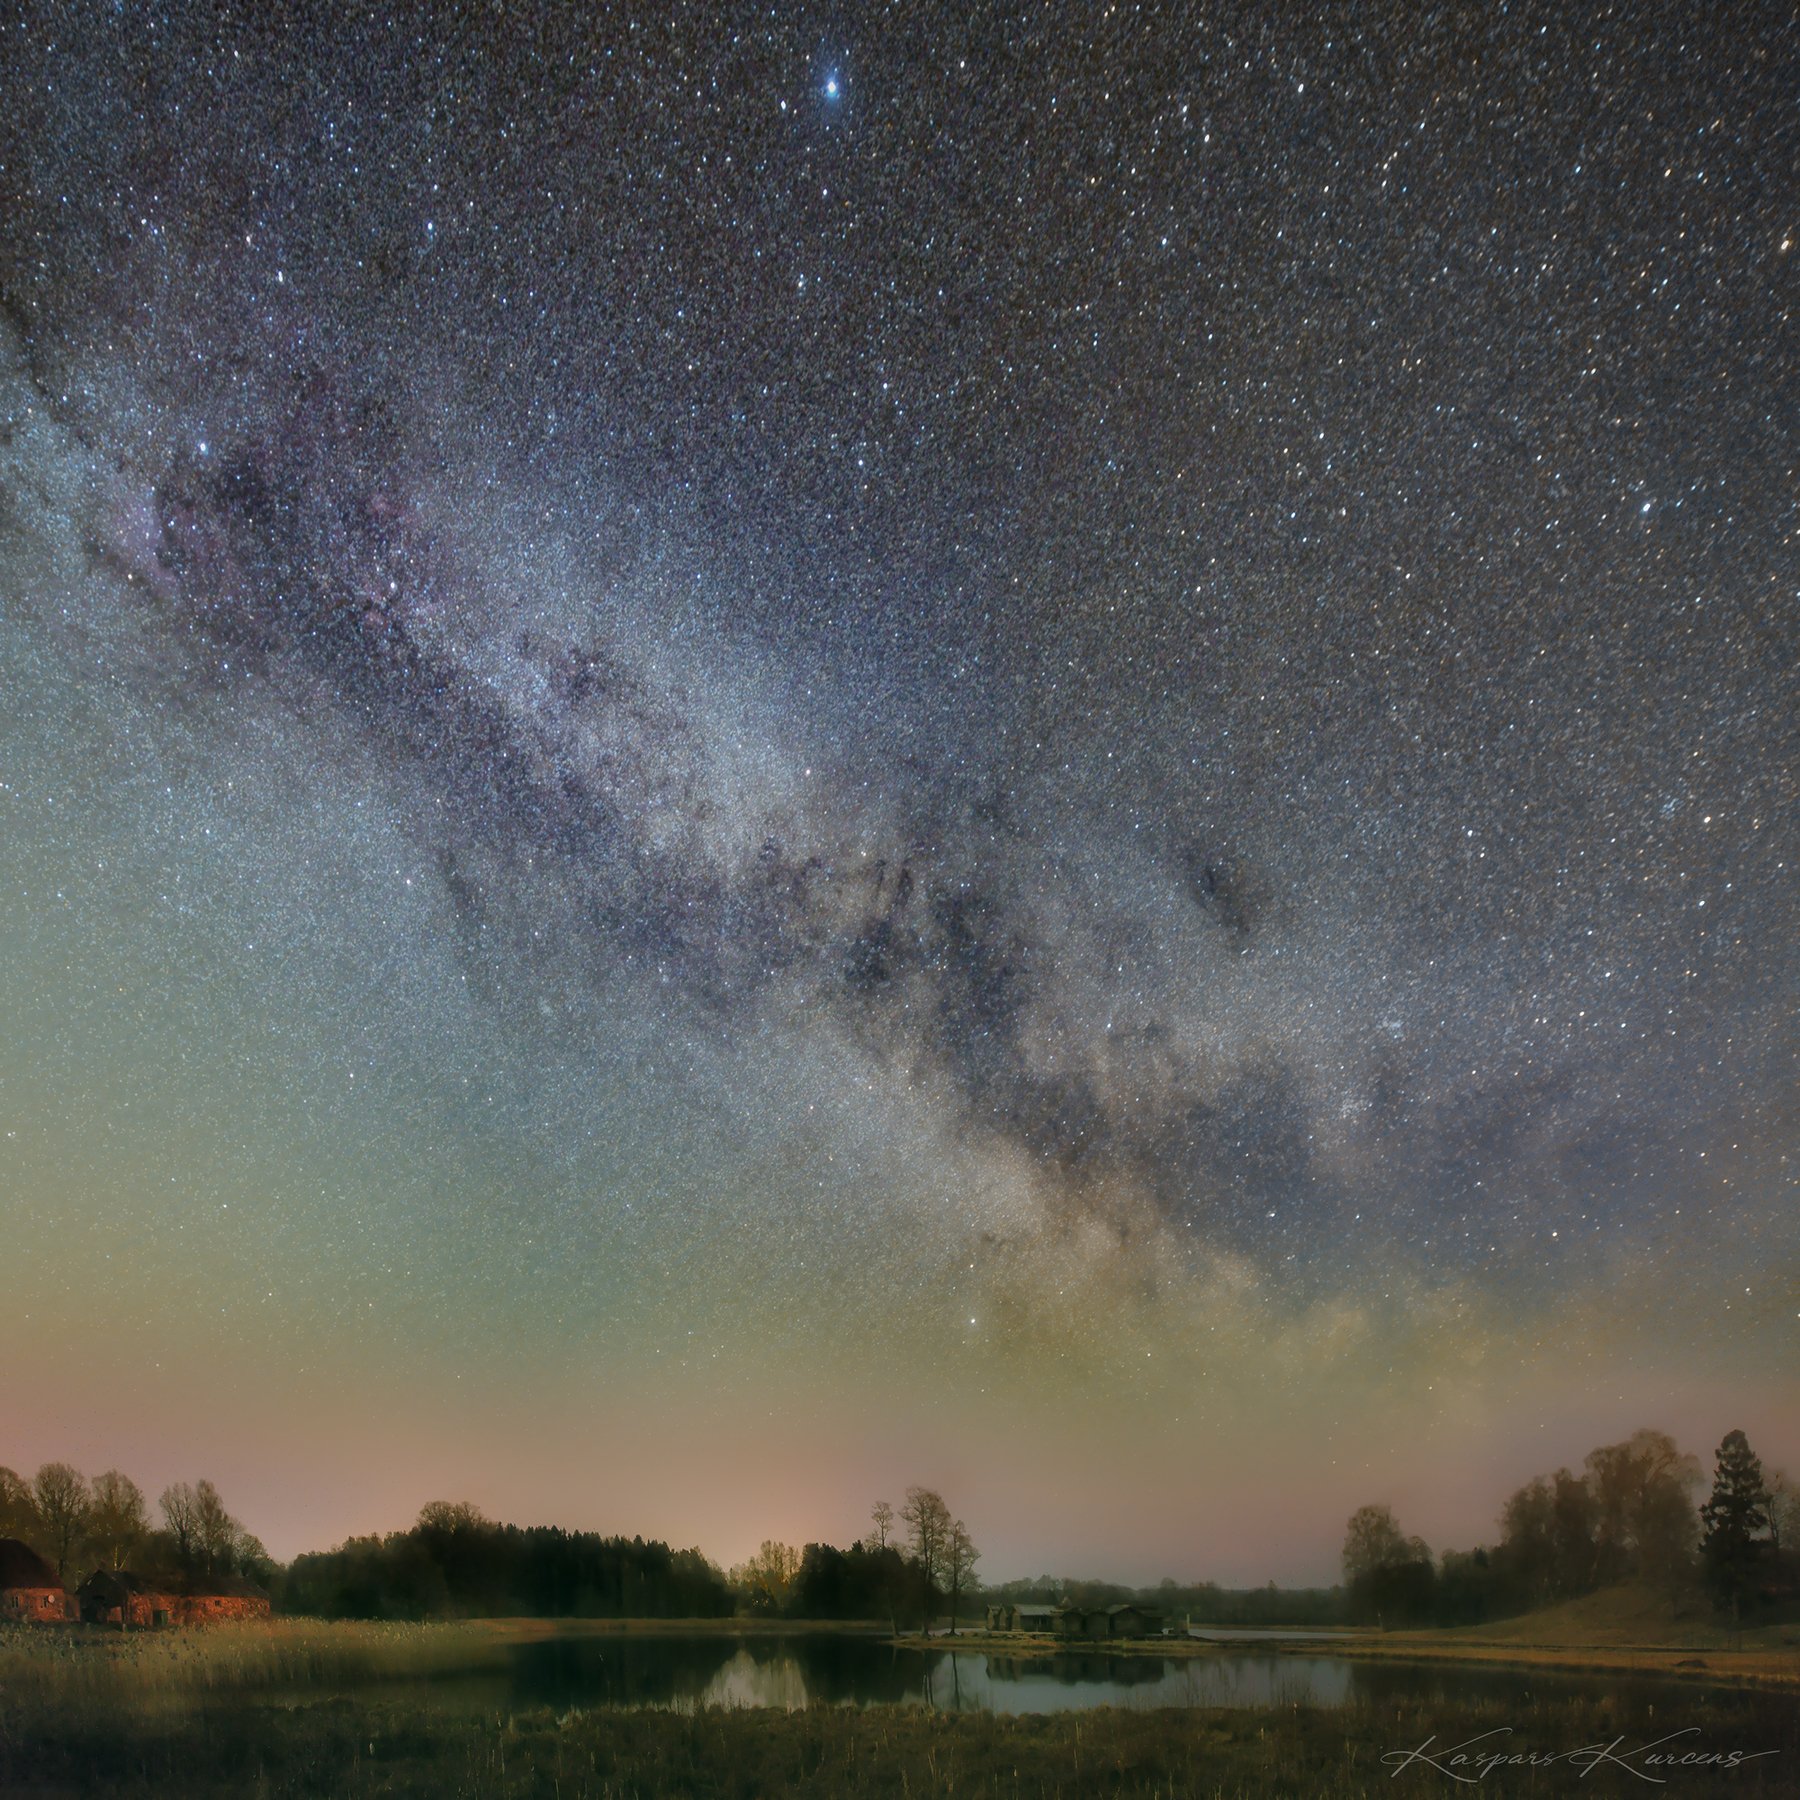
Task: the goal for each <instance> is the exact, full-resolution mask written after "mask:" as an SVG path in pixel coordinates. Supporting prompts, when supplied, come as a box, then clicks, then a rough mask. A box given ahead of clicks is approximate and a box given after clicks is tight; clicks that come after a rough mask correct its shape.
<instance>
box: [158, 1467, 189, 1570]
mask: <svg viewBox="0 0 1800 1800" xmlns="http://www.w3.org/2000/svg"><path fill="white" fill-rule="evenodd" d="M156 1504H157V1505H158V1506H160V1507H161V1508H162V1516H163V1523H164V1524H165V1525H167V1526H168V1528H169V1535H170V1536H171V1537H172V1538H173V1539H174V1540H175V1560H176V1561H177V1562H179V1563H180V1564H181V1566H182V1567H183V1568H184V1569H192V1568H193V1566H194V1558H195V1555H196V1553H197V1551H198V1549H199V1540H200V1507H199V1502H198V1500H197V1499H196V1498H195V1495H194V1490H193V1489H192V1488H191V1487H189V1486H188V1484H187V1483H186V1482H185V1481H178V1482H176V1483H175V1484H174V1485H173V1486H171V1487H166V1488H164V1489H163V1491H162V1496H161V1498H160V1499H159V1500H158V1501H157V1503H156Z"/></svg>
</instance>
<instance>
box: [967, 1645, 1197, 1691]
mask: <svg viewBox="0 0 1800 1800" xmlns="http://www.w3.org/2000/svg"><path fill="white" fill-rule="evenodd" d="M1168 1660H1169V1659H1168V1658H1167V1657H1166V1656H1107V1655H1105V1654H1104V1653H1103V1652H1099V1651H1059V1652H1058V1653H1057V1654H1056V1655H1055V1656H1048V1657H993V1658H990V1659H989V1662H988V1667H989V1669H990V1670H992V1671H993V1673H994V1674H995V1675H1000V1676H1002V1677H1003V1679H1005V1680H1008V1681H1018V1680H1020V1679H1021V1678H1023V1677H1025V1676H1027V1675H1040V1676H1041V1675H1048V1676H1049V1677H1050V1679H1051V1680H1052V1681H1055V1682H1058V1683H1060V1684H1061V1685H1062V1686H1064V1687H1080V1686H1081V1685H1082V1683H1084V1682H1089V1681H1106V1682H1110V1683H1112V1685H1113V1686H1114V1687H1141V1686H1142V1685H1143V1684H1144V1683H1146V1682H1155V1681H1160V1680H1161V1679H1162V1677H1163V1671H1164V1669H1165V1667H1166V1665H1167V1663H1168Z"/></svg>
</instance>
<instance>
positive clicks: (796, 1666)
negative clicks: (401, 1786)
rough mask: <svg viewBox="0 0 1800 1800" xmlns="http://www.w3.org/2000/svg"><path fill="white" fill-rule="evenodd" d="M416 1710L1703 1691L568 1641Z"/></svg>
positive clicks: (1242, 1662) (1098, 1658)
mask: <svg viewBox="0 0 1800 1800" xmlns="http://www.w3.org/2000/svg"><path fill="white" fill-rule="evenodd" d="M405 1686H406V1688H407V1690H408V1695H409V1697H414V1696H419V1697H428V1698H427V1703H428V1704H430V1705H433V1706H442V1707H446V1708H451V1709H456V1708H460V1707H464V1706H479V1707H504V1708H518V1709H524V1708H527V1707H536V1706H547V1707H551V1708H554V1709H555V1710H557V1711H565V1710H568V1709H570V1708H585V1707H595V1706H634V1707H677V1708H681V1709H684V1710H685V1709H690V1708H693V1707H699V1706H773V1707H800V1706H807V1705H811V1704H814V1703H818V1702H824V1703H827V1704H834V1705H848V1706H867V1705H902V1706H933V1707H939V1708H943V1709H946V1710H963V1711H980V1710H988V1711H993V1712H1005V1713H1036V1712H1064V1711H1068V1710H1071V1709H1078V1708H1082V1707H1090V1706H1133V1707H1158V1706H1250V1707H1287V1706H1296V1705H1299V1706H1317V1707H1334V1706H1343V1705H1347V1704H1350V1703H1352V1702H1360V1701H1369V1700H1381V1699H1384V1698H1400V1697H1405V1698H1410V1699H1425V1700H1470V1699H1499V1700H1506V1701H1509V1702H1512V1701H1519V1700H1526V1699H1530V1698H1533V1697H1542V1698H1551V1697H1554V1696H1564V1695H1589V1696H1593V1697H1596V1698H1598V1697H1600V1696H1603V1695H1606V1694H1611V1695H1613V1696H1614V1698H1616V1699H1634V1698H1644V1699H1648V1700H1650V1701H1652V1702H1654V1701H1655V1700H1657V1699H1658V1698H1660V1697H1661V1696H1662V1695H1664V1694H1668V1693H1671V1692H1675V1691H1679V1692H1680V1693H1682V1694H1684V1695H1685V1696H1687V1701H1688V1704H1690V1705H1692V1704H1693V1703H1694V1702H1695V1699H1696V1696H1697V1694H1698V1693H1699V1692H1702V1691H1703V1690H1696V1689H1694V1688H1693V1687H1690V1686H1683V1685H1680V1684H1675V1683H1670V1682H1667V1681H1663V1682H1658V1681H1655V1680H1650V1681H1642V1682H1632V1683H1622V1682H1619V1681H1617V1680H1605V1679H1584V1678H1582V1677H1579V1676H1565V1675H1559V1674H1546V1673H1538V1672H1534V1673H1530V1674H1526V1673H1522V1672H1520V1671H1518V1670H1496V1669H1476V1668H1469V1667H1466V1666H1465V1667H1460V1668H1459V1667H1456V1666H1453V1665H1444V1664H1437V1665H1416V1666H1411V1667H1406V1666H1400V1665H1396V1664H1378V1663H1364V1662H1356V1661H1353V1660H1352V1659H1350V1658H1348V1657H1342V1656H1331V1655H1317V1656H1281V1655H1276V1654H1273V1653H1271V1652H1270V1651H1268V1650H1257V1649H1253V1648H1250V1647H1248V1646H1244V1647H1236V1646H1234V1647H1232V1648H1229V1649H1222V1650H1219V1651H1217V1652H1215V1653H1212V1654H1208V1655H1204V1656H1193V1657H1185V1656H1184V1657H1174V1656H1114V1655H1108V1654H1106V1653H1105V1652H1104V1651H1098V1650H1072V1651H1069V1652H1066V1653H1061V1654H1058V1655H1055V1656H1051V1657H1009V1656H1005V1655H1003V1654H997V1653H995V1652H994V1651H993V1650H991V1649H988V1650H972V1649H971V1650H949V1649H943V1650H938V1649H932V1650H918V1649H895V1648H893V1647H892V1646H890V1645H888V1644H884V1643H882V1642H880V1641H879V1640H876V1639H872V1638H867V1637H851V1636H840V1635H836V1634H831V1633H823V1632H820V1633H806V1634H802V1635H797V1636H793V1637H779V1638H737V1637H729V1636H717V1637H713V1636H694V1637H685V1636H684V1637H652V1636H642V1637H630V1636H619V1637H570V1638H559V1639H551V1640H548V1641H539V1642H535V1643H524V1644H519V1645H517V1646H515V1647H514V1648H513V1650H512V1652H511V1659H510V1667H509V1668H508V1669H507V1670H505V1671H504V1672H501V1673H495V1672H493V1671H491V1670H488V1671H482V1672H481V1673H479V1674H477V1673H471V1674H469V1675H467V1676H459V1675H455V1674H451V1675H446V1676H440V1677H438V1678H436V1679H435V1680H433V1681H431V1682H429V1683H418V1684H415V1683H410V1682H409V1683H406V1684H405Z"/></svg>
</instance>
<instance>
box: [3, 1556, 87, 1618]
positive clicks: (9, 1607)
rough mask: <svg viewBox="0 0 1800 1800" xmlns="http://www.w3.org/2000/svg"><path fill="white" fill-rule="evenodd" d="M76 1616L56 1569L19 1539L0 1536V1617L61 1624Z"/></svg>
mask: <svg viewBox="0 0 1800 1800" xmlns="http://www.w3.org/2000/svg"><path fill="white" fill-rule="evenodd" d="M74 1617H75V1607H74V1603H73V1602H72V1601H71V1600H70V1599H69V1594H68V1590H67V1589H66V1588H65V1587H64V1586H63V1584H62V1581H61V1579H60V1578H59V1577H58V1575H57V1573H56V1571H55V1570H54V1569H53V1568H51V1566H50V1565H49V1564H48V1563H47V1562H45V1561H44V1559H43V1558H42V1557H41V1556H39V1555H38V1553H37V1552H36V1551H35V1550H34V1549H32V1547H31V1546H30V1545H29V1544H22V1543H20V1542H19V1540H18V1539H17V1538H0V1619H5V1620H10V1621H12V1622H15V1623H25V1624H32V1625H61V1624H63V1623H64V1622H65V1621H66V1620H69V1619H72V1618H74Z"/></svg>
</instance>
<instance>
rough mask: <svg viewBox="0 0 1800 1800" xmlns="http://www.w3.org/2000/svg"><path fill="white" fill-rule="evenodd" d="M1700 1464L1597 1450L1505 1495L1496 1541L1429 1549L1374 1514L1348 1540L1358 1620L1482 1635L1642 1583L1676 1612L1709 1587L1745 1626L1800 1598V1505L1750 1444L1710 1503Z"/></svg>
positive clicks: (1740, 1437)
mask: <svg viewBox="0 0 1800 1800" xmlns="http://www.w3.org/2000/svg"><path fill="white" fill-rule="evenodd" d="M1703 1485H1704V1477H1703V1475H1702V1472H1701V1467H1700V1463H1699V1461H1698V1459H1697V1458H1695V1457H1694V1456H1692V1455H1689V1454H1688V1453H1686V1452H1685V1451H1683V1450H1681V1449H1680V1448H1679V1447H1678V1446H1677V1445H1676V1443H1675V1441H1674V1439H1673V1438H1671V1437H1670V1436H1669V1435H1668V1434H1667V1433H1666V1432H1661V1431H1651V1430H1644V1431H1638V1432H1634V1433H1633V1434H1632V1436H1631V1437H1629V1438H1627V1439H1626V1440H1625V1441H1624V1442H1623V1443H1618V1444H1605V1445H1602V1446H1601V1447H1600V1448H1598V1449H1595V1450H1591V1451H1590V1452H1589V1453H1588V1455H1587V1457H1586V1459H1585V1462H1584V1464H1583V1468H1582V1472H1581V1473H1580V1474H1579V1475H1577V1474H1575V1473H1573V1472H1572V1471H1571V1470H1569V1469H1566V1468H1562V1469H1558V1470H1556V1472H1555V1473H1554V1474H1551V1475H1539V1476H1537V1477H1535V1478H1534V1479H1533V1480H1531V1481H1528V1482H1526V1483H1525V1485H1524V1486H1523V1487H1521V1488H1519V1489H1517V1490H1516V1491H1515V1492H1514V1493H1512V1494H1511V1495H1509V1496H1508V1497H1507V1500H1506V1502H1505V1504H1504V1505H1503V1506H1502V1508H1501V1511H1500V1518H1499V1527H1500V1535H1499V1541H1498V1542H1497V1543H1496V1544H1494V1545H1492V1546H1485V1545H1484V1546H1482V1547H1480V1548H1478V1549H1475V1550H1467V1551H1459V1550H1447V1551H1445V1552H1444V1554H1443V1555H1442V1557H1439V1558H1434V1557H1433V1556H1432V1553H1431V1550H1430V1547H1429V1546H1428V1545H1427V1544H1426V1543H1425V1542H1424V1541H1423V1540H1422V1539H1421V1538H1417V1537H1409V1536H1407V1535H1406V1533H1405V1532H1403V1531H1402V1530H1401V1528H1400V1525H1399V1523H1398V1522H1397V1520H1396V1519H1395V1517H1394V1514H1393V1511H1392V1509H1391V1508H1389V1507H1386V1506H1364V1507H1361V1508H1359V1509H1358V1510H1357V1511H1356V1512H1355V1513H1353V1514H1352V1515H1351V1517H1350V1521H1349V1525H1348V1527H1347V1529H1346V1531H1345V1535H1344V1548H1343V1574H1344V1590H1345V1597H1346V1603H1347V1613H1348V1616H1349V1617H1350V1618H1351V1619H1353V1620H1355V1621H1357V1622H1359V1623H1365V1624H1385V1625H1394V1624H1402V1625H1423V1624H1434V1625H1472V1624H1479V1623H1481V1622H1483V1621H1484V1620H1487V1619H1498V1618H1504V1617H1507V1616H1508V1615H1511V1614H1514V1613H1521V1612H1528V1611H1530V1610H1531V1609H1533V1608H1535V1607H1540V1606H1547V1605H1550V1604H1552V1603H1554V1602H1556V1601H1560V1600H1572V1599H1575V1598H1577V1597H1579V1596H1580V1595H1583V1594H1587V1593H1592V1592H1593V1591H1594V1590H1595V1589H1597V1588H1602V1587H1607V1586H1610V1585H1612V1584H1614V1583H1616V1582H1620V1581H1625V1580H1633V1579H1635V1580H1638V1581H1641V1582H1644V1583H1646V1584H1648V1585H1649V1586H1650V1587H1652V1588H1653V1589H1655V1590H1656V1591H1658V1592H1659V1593H1661V1594H1662V1595H1663V1596H1664V1597H1665V1598H1666V1599H1667V1600H1668V1601H1669V1602H1670V1604H1671V1607H1673V1606H1674V1605H1675V1604H1676V1603H1678V1602H1679V1601H1680V1599H1681V1598H1682V1596H1683V1595H1684V1594H1687V1593H1690V1592H1692V1591H1694V1590H1695V1589H1696V1588H1697V1587H1704V1588H1705V1589H1706V1590H1707V1591H1708V1592H1710V1593H1711V1595H1712V1597H1713V1599H1714V1601H1715V1602H1716V1603H1717V1604H1718V1605H1719V1606H1720V1607H1721V1609H1724V1610H1728V1611H1730V1612H1731V1613H1732V1615H1733V1617H1734V1618H1742V1616H1743V1614H1744V1612H1745V1610H1746V1609H1747V1608H1754V1607H1755V1606H1757V1605H1758V1604H1773V1603H1776V1602H1778V1601H1780V1600H1781V1599H1782V1598H1783V1597H1784V1596H1788V1597H1791V1596H1792V1594H1793V1593H1794V1592H1795V1591H1796V1590H1800V1563H1797V1561H1796V1558H1795V1555H1794V1550H1795V1547H1796V1544H1800V1493H1796V1490H1795V1484H1794V1483H1793V1482H1792V1481H1791V1480H1790V1478H1789V1477H1788V1476H1787V1475H1786V1474H1785V1472H1783V1471H1781V1470H1774V1471H1772V1472H1770V1473H1769V1474H1767V1475H1765V1473H1764V1471H1763V1467H1762V1463H1761V1461H1760V1459H1759V1458H1758V1457H1757V1456H1756V1454H1755V1452H1754V1451H1752V1450H1751V1448H1750V1445H1749V1442H1748V1440H1747V1439H1746V1438H1745V1436H1744V1434H1743V1432H1741V1431H1733V1432H1730V1433H1728V1434H1727V1435H1726V1437H1725V1440H1724V1441H1723V1442H1722V1443H1721V1444H1720V1446H1719V1449H1718V1453H1717V1458H1716V1461H1715V1465H1714V1471H1713V1484H1712V1490H1711V1494H1710V1496H1709V1497H1708V1499H1707V1500H1706V1501H1705V1503H1704V1504H1700V1505H1696V1495H1697V1493H1698V1491H1699V1490H1700V1488H1701V1487H1702V1486H1703Z"/></svg>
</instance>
